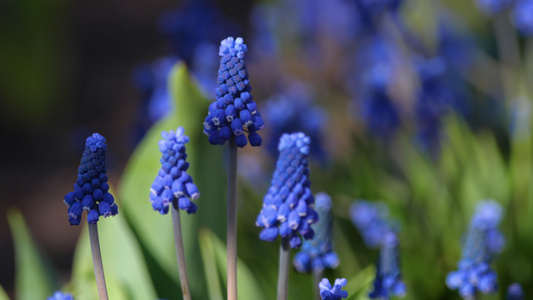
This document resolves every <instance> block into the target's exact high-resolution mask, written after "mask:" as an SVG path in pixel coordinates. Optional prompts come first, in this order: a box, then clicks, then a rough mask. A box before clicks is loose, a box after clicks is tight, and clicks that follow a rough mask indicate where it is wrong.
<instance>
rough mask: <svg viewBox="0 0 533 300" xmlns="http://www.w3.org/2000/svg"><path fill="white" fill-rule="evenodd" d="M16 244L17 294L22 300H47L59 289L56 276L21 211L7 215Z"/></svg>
mask: <svg viewBox="0 0 533 300" xmlns="http://www.w3.org/2000/svg"><path fill="white" fill-rule="evenodd" d="M7 220H8V222H9V226H10V228H11V233H12V235H13V240H14V244H15V268H16V271H15V273H16V274H15V294H16V297H17V299H20V300H26V299H27V300H35V299H46V297H48V296H50V295H52V293H53V292H54V290H55V288H56V287H57V284H56V278H55V274H54V273H53V272H51V270H50V268H49V266H48V265H47V263H46V262H45V261H44V260H43V258H42V257H41V256H40V254H39V251H38V250H37V248H36V246H35V243H34V242H33V240H32V237H31V235H30V232H29V231H28V228H27V227H26V224H25V222H24V218H23V216H22V214H21V213H20V211H18V210H16V209H13V210H10V211H9V212H8V214H7Z"/></svg>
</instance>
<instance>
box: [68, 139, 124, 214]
mask: <svg viewBox="0 0 533 300" xmlns="http://www.w3.org/2000/svg"><path fill="white" fill-rule="evenodd" d="M106 152H107V145H106V144H105V138H104V137H103V136H101V135H100V134H98V133H93V134H92V135H91V136H90V137H88V138H87V140H86V141H85V151H84V152H83V155H82V157H81V161H80V167H79V168H78V180H76V183H75V184H74V191H73V192H70V193H68V194H66V195H65V200H64V202H65V204H66V205H67V207H68V216H69V217H68V220H69V222H70V225H80V221H81V215H82V213H83V211H84V210H85V211H87V222H89V224H96V223H97V222H98V219H99V218H100V216H103V217H109V216H114V215H116V214H118V206H117V204H116V203H115V199H114V198H113V195H111V193H109V184H107V180H108V177H107V175H106V172H107V170H106V167H105V166H106Z"/></svg>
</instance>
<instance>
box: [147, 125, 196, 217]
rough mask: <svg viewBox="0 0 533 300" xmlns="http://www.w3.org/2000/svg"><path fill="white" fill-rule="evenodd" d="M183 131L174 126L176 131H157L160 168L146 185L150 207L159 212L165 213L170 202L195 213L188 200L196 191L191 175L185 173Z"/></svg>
mask: <svg viewBox="0 0 533 300" xmlns="http://www.w3.org/2000/svg"><path fill="white" fill-rule="evenodd" d="M183 132H184V130H183V127H178V129H176V132H174V131H173V130H170V131H168V132H166V131H163V132H162V133H161V136H162V137H163V139H162V140H160V141H159V151H161V153H162V154H163V156H162V157H161V169H160V170H159V174H158V175H157V177H156V178H155V180H154V183H152V187H151V188H150V202H151V203H152V207H153V209H154V210H157V211H159V213H161V214H162V215H164V214H166V213H168V210H169V205H170V204H171V203H172V204H173V205H174V207H176V209H177V208H178V207H179V209H182V210H185V211H187V213H188V214H194V213H196V209H197V206H196V203H194V202H192V201H191V200H196V199H198V197H200V193H199V192H198V188H197V187H196V185H195V184H194V183H193V180H192V177H191V176H190V175H189V174H187V169H188V168H189V163H188V162H187V161H186V159H187V153H185V151H186V149H185V144H186V143H188V142H189V137H188V136H186V135H185V134H184V133H183Z"/></svg>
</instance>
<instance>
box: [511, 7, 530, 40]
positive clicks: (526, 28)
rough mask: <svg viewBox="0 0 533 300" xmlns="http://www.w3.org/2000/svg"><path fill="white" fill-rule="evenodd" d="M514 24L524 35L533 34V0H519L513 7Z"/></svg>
mask: <svg viewBox="0 0 533 300" xmlns="http://www.w3.org/2000/svg"><path fill="white" fill-rule="evenodd" d="M512 18H513V22H514V25H515V27H516V29H518V31H520V33H522V34H523V35H524V36H528V37H530V36H533V0H519V1H518V2H517V3H516V5H515V6H514V8H513V12H512Z"/></svg>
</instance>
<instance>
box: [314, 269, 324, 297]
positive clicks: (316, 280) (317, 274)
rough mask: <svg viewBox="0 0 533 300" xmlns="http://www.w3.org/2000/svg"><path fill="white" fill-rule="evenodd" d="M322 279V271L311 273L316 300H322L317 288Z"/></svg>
mask: <svg viewBox="0 0 533 300" xmlns="http://www.w3.org/2000/svg"><path fill="white" fill-rule="evenodd" d="M322 278H324V271H313V288H314V291H315V299H316V300H322V297H320V289H319V288H318V285H319V284H320V281H322Z"/></svg>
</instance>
